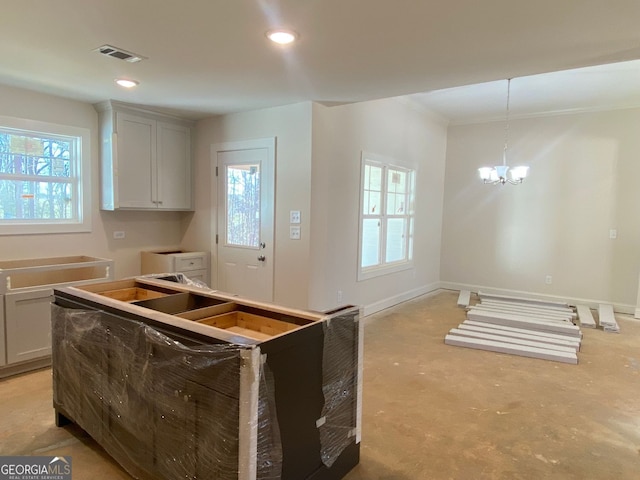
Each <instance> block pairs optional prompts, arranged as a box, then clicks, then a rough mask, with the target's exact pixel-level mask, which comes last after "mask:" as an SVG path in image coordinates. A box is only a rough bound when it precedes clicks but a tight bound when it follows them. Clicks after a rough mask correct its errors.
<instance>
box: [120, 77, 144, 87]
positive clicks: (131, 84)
mask: <svg viewBox="0 0 640 480" xmlns="http://www.w3.org/2000/svg"><path fill="white" fill-rule="evenodd" d="M116 83H117V84H118V85H120V86H121V87H124V88H133V87H137V86H138V85H139V84H140V82H136V81H135V80H128V79H126V78H116Z"/></svg>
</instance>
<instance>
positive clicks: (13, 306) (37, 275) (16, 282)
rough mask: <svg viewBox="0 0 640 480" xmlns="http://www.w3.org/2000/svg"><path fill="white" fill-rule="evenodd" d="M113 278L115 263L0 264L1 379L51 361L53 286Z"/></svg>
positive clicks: (59, 260)
mask: <svg viewBox="0 0 640 480" xmlns="http://www.w3.org/2000/svg"><path fill="white" fill-rule="evenodd" d="M112 279H113V260H107V259H103V258H96V257H88V256H82V255H79V256H73V257H54V258H39V259H28V260H7V261H1V260H0V378H2V377H6V376H8V375H13V374H16V373H22V372H26V371H28V370H32V369H34V368H40V367H43V366H46V365H47V364H49V363H50V362H51V302H52V301H53V287H57V286H66V285H69V286H71V285H84V284H88V283H95V282H100V281H104V280H112Z"/></svg>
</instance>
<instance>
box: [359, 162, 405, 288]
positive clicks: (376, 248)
mask: <svg viewBox="0 0 640 480" xmlns="http://www.w3.org/2000/svg"><path fill="white" fill-rule="evenodd" d="M374 169H379V171H380V172H381V175H380V176H381V179H380V185H381V188H380V190H381V191H380V192H379V193H380V202H379V203H380V205H379V208H377V210H375V213H372V206H373V203H372V202H371V193H372V192H374V193H375V194H377V193H378V189H377V188H371V183H372V182H371V177H372V175H371V172H372V171H374ZM361 177H362V178H361V181H362V187H361V189H360V194H361V199H360V203H361V206H360V236H359V239H360V244H359V246H358V247H359V256H358V279H359V280H361V279H365V278H369V277H370V276H377V275H379V274H383V273H387V272H386V270H388V269H390V268H393V267H403V266H406V267H407V268H408V267H410V266H411V262H412V258H413V238H412V237H413V226H414V182H415V172H414V171H413V170H411V169H407V168H403V167H399V166H397V165H393V164H391V163H390V162H386V161H380V160H373V159H371V155H370V154H369V155H365V154H364V153H363V158H362V173H361ZM377 186H378V185H377V183H376V185H375V187H377ZM374 197H375V195H374ZM376 199H377V198H376ZM374 226H377V232H374V231H373V229H374ZM374 259H375V260H374Z"/></svg>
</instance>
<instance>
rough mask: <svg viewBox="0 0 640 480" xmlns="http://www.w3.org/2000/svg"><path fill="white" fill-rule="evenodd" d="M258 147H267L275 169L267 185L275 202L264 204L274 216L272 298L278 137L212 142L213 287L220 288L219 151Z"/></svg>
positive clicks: (273, 273) (274, 234)
mask: <svg viewBox="0 0 640 480" xmlns="http://www.w3.org/2000/svg"><path fill="white" fill-rule="evenodd" d="M258 148H265V149H267V161H268V162H270V163H271V166H272V171H273V181H271V182H268V183H269V184H268V185H267V186H266V188H267V190H268V192H267V194H268V196H269V198H272V199H273V202H271V203H270V205H266V206H264V208H269V209H270V212H269V213H270V214H271V218H272V225H271V231H272V234H273V239H272V245H273V255H272V256H273V259H272V265H273V270H272V278H271V285H272V299H273V298H274V296H275V278H276V275H275V272H276V261H275V259H276V217H275V215H276V137H265V138H255V139H249V140H236V141H230V142H220V143H212V144H211V150H210V164H211V187H212V188H211V189H210V192H211V198H210V202H211V203H210V204H211V248H210V250H211V265H210V271H211V275H210V277H211V287H212V288H213V289H217V288H218V263H219V262H218V259H219V255H218V245H219V244H218V242H217V241H216V239H217V238H218V234H219V233H220V232H219V231H218V222H219V218H218V217H219V215H218V213H219V205H218V198H219V195H220V192H218V175H217V170H218V166H219V165H218V152H226V151H232V150H253V149H258ZM263 187H264V186H263V185H262V184H261V186H260V188H261V189H262V188H263Z"/></svg>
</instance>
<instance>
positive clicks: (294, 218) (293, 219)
mask: <svg viewBox="0 0 640 480" xmlns="http://www.w3.org/2000/svg"><path fill="white" fill-rule="evenodd" d="M300 221H301V218H300V210H291V211H290V212H289V223H300Z"/></svg>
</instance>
